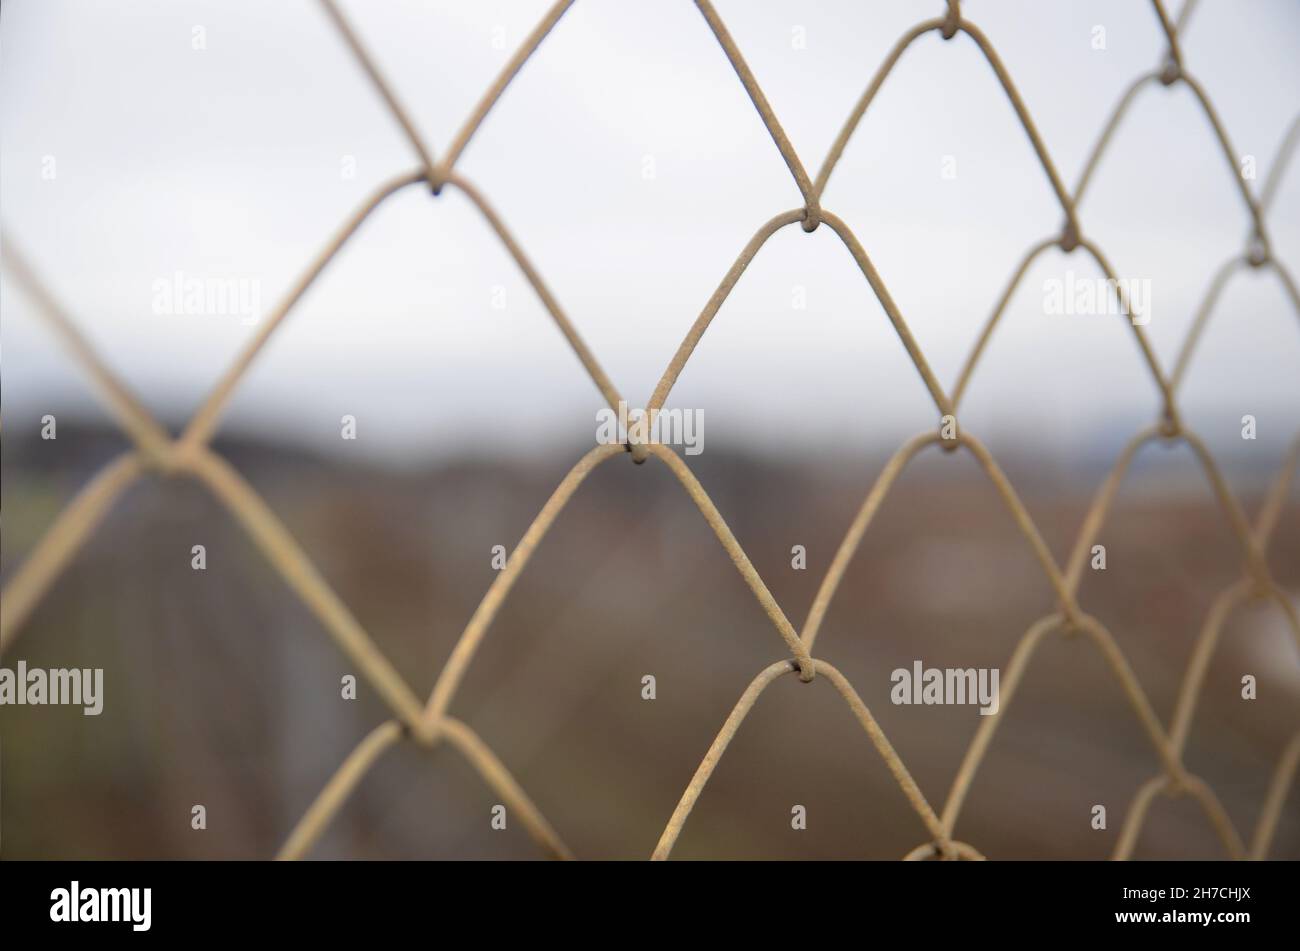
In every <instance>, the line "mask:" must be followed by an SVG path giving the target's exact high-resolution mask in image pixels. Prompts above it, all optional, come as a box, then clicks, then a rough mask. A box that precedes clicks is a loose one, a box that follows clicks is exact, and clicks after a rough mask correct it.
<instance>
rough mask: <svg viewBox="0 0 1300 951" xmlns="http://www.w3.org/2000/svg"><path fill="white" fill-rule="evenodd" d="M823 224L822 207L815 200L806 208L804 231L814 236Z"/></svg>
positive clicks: (804, 211) (804, 212)
mask: <svg viewBox="0 0 1300 951" xmlns="http://www.w3.org/2000/svg"><path fill="white" fill-rule="evenodd" d="M821 223H822V206H821V203H820V202H818V201H817V200H816V199H815V198H814V199H813V200H812V201H810V202H808V204H806V205H805V206H804V210H803V230H804V231H806V232H808V233H809V234H812V233H813V232H814V231H816V230H817V227H818V226H819V225H820V224H821Z"/></svg>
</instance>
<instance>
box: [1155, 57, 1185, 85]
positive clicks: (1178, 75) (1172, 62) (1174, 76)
mask: <svg viewBox="0 0 1300 951" xmlns="http://www.w3.org/2000/svg"><path fill="white" fill-rule="evenodd" d="M1182 78H1183V67H1182V65H1181V64H1180V63H1179V62H1178V61H1177V60H1176V59H1173V58H1172V57H1171V58H1170V59H1168V60H1166V61H1165V65H1164V66H1163V67H1161V69H1160V85H1162V86H1172V85H1173V84H1174V83H1176V82H1178V80H1180V79H1182Z"/></svg>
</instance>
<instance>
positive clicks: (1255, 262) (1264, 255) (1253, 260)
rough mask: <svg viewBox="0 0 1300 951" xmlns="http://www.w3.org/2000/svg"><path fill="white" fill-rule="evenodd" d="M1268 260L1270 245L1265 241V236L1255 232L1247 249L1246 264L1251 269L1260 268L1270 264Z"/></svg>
mask: <svg viewBox="0 0 1300 951" xmlns="http://www.w3.org/2000/svg"><path fill="white" fill-rule="evenodd" d="M1268 258H1269V254H1268V243H1267V242H1266V241H1265V240H1264V236H1263V235H1261V234H1260V233H1259V232H1255V234H1254V235H1252V236H1251V239H1250V244H1249V245H1248V246H1247V248H1246V263H1247V264H1249V265H1250V266H1251V267H1254V268H1260V267H1263V266H1264V265H1265V264H1267V263H1268Z"/></svg>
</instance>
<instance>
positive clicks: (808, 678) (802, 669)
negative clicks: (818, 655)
mask: <svg viewBox="0 0 1300 951" xmlns="http://www.w3.org/2000/svg"><path fill="white" fill-rule="evenodd" d="M790 663H792V664H793V665H794V669H795V671H796V672H797V673H798V674H799V679H800V680H802V681H803V682H804V683H806V684H810V683H812V682H813V678H814V677H816V676H817V661H815V660H813V659H812V655H811V654H809V655H808V662H807V663H806V664H805V663H804V662H803V661H801V660H799V658H797V657H796V658H795V659H794V660H792V661H791V662H790Z"/></svg>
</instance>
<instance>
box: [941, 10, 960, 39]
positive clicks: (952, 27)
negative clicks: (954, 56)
mask: <svg viewBox="0 0 1300 951" xmlns="http://www.w3.org/2000/svg"><path fill="white" fill-rule="evenodd" d="M960 28H961V7H960V6H959V4H958V2H957V0H948V13H947V14H946V15H945V16H944V18H943V26H941V27H940V28H939V29H940V33H941V35H942V36H943V38H944V39H945V40H950V39H952V38H953V37H954V36H956V35H957V30H958V29H960Z"/></svg>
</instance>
